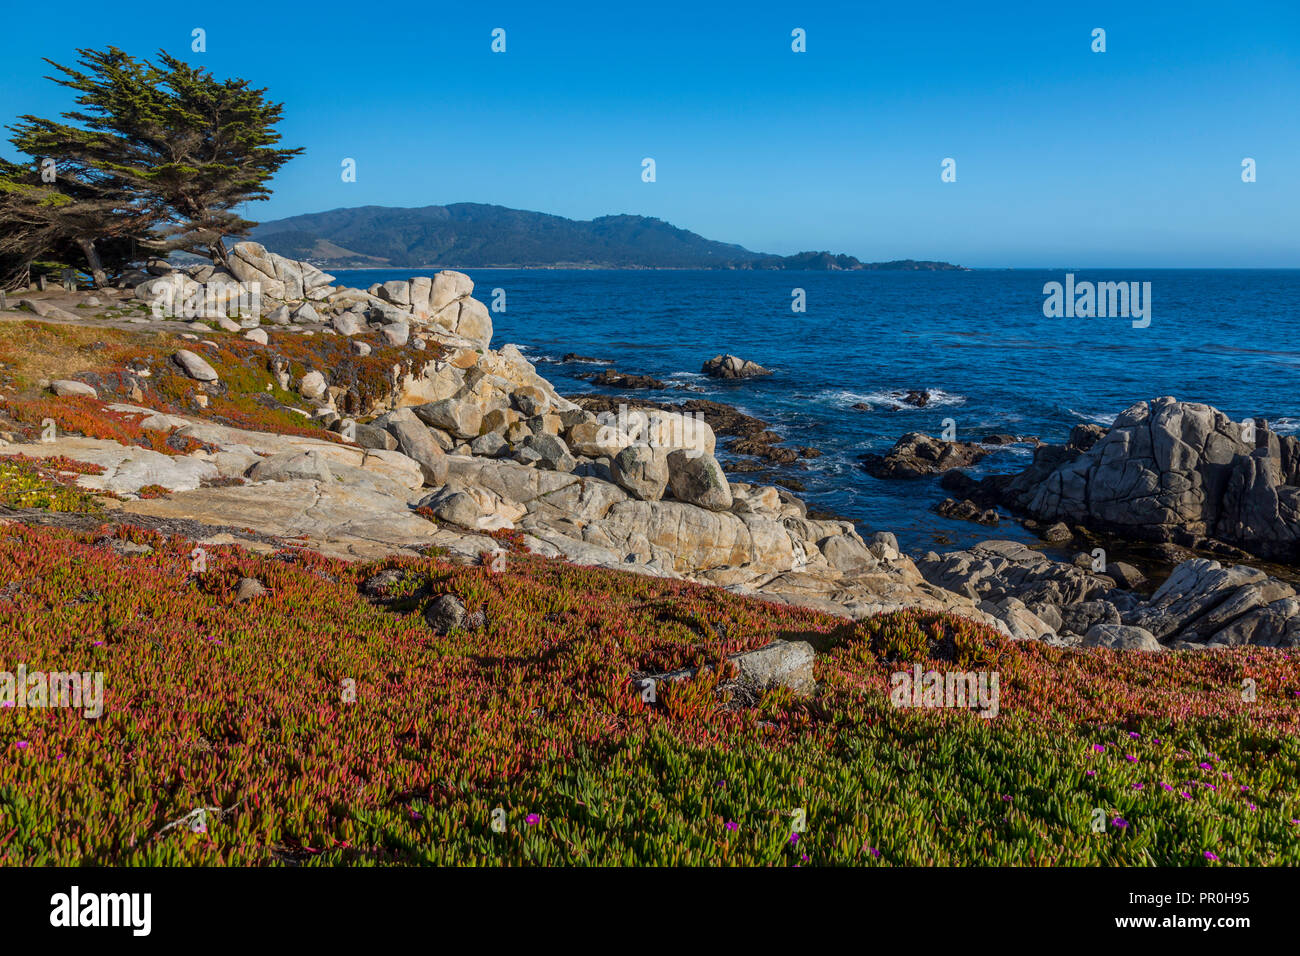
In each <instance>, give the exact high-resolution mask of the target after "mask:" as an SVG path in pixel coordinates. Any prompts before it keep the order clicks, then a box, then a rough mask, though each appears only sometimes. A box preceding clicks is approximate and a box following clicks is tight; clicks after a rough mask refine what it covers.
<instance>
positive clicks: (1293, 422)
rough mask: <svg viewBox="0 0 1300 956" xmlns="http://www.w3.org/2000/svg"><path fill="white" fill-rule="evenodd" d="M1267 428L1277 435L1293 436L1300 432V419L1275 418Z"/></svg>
mask: <svg viewBox="0 0 1300 956" xmlns="http://www.w3.org/2000/svg"><path fill="white" fill-rule="evenodd" d="M1268 427H1269V428H1271V429H1272V430H1273V431H1274V432H1276V433H1277V434H1279V435H1294V434H1296V433H1298V432H1300V418H1275V419H1273V420H1272V421H1271V422H1269V423H1268Z"/></svg>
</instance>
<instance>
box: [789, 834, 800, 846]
mask: <svg viewBox="0 0 1300 956" xmlns="http://www.w3.org/2000/svg"><path fill="white" fill-rule="evenodd" d="M798 842H799V834H797V833H791V834H790V845H791V846H793V845H794V844H796V843H798Z"/></svg>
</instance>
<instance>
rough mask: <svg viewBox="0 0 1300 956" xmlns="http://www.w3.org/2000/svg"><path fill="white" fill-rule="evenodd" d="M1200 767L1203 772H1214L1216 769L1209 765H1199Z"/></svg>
mask: <svg viewBox="0 0 1300 956" xmlns="http://www.w3.org/2000/svg"><path fill="white" fill-rule="evenodd" d="M1198 766H1199V767H1200V768H1201V769H1202V770H1213V769H1214V768H1213V767H1211V766H1210V765H1209V764H1208V763H1203V764H1198Z"/></svg>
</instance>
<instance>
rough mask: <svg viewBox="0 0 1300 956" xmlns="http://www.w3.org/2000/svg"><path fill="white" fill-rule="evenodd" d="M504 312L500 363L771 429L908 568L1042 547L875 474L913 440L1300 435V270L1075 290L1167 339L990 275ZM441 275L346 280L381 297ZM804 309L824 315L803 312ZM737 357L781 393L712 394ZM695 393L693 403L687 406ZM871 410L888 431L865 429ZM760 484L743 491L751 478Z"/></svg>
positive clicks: (727, 291) (584, 282)
mask: <svg viewBox="0 0 1300 956" xmlns="http://www.w3.org/2000/svg"><path fill="white" fill-rule="evenodd" d="M466 271H467V272H468V274H469V275H470V276H471V277H472V278H473V279H474V282H475V293H474V294H475V296H476V297H477V298H479V299H480V300H481V301H483V302H485V303H488V304H491V303H492V301H493V290H496V289H501V290H504V293H505V307H506V308H505V311H504V312H496V313H495V314H494V315H493V321H494V323H495V327H496V335H495V338H494V340H493V344H494V346H500V345H501V344H504V343H506V342H514V343H515V344H517V345H518V346H520V348H521V349H523V351H524V354H525V355H527V356H528V357H529V359H530V360H531V361H533V362H535V363H537V366H538V371H539V372H540V373H541V374H543V375H544V376H546V377H547V378H548V379H550V380H551V381H552V382H554V383H555V385H556V387H557V388H558V389H559V391H560V392H561V393H562V394H574V393H578V392H602V391H603V392H608V393H609V394H627V395H631V396H641V397H645V398H650V399H655V400H659V401H671V402H675V401H683V400H686V399H689V398H692V397H699V398H709V399H713V400H716V401H721V402H727V403H729V404H732V405H735V406H736V407H737V408H739V409H740V410H741V411H744V412H746V413H748V414H751V415H755V416H757V417H759V418H762V419H765V420H767V421H769V422H771V423H772V425H773V428H774V430H775V431H777V432H779V433H780V434H782V435H783V436H785V437H786V438H787V440H788V441H789V442H791V443H793V444H797V445H812V446H814V447H816V448H818V449H820V450H821V451H822V452H823V453H824V454H823V457H821V458H818V459H815V460H812V461H809V462H807V463H806V468H804V469H801V470H794V471H791V472H790V474H791V475H792V476H793V477H796V478H798V479H799V480H800V481H802V482H803V483H804V485H805V486H806V490H805V491H804V492H803V495H804V497H805V498H806V499H807V500H808V501H809V502H810V503H813V504H815V505H817V506H819V507H821V508H823V509H825V510H828V511H833V512H836V513H838V514H841V515H843V516H846V517H849V518H852V519H854V520H855V521H857V522H858V523H859V525H860V529H861V530H862V531H864V532H871V531H877V530H884V531H893V532H894V533H896V534H897V535H898V537H899V540H900V543H901V544H902V545H903V546H904V547H905V548H907V549H909V550H928V549H930V548H935V547H940V548H943V549H949V548H951V547H953V546H961V545H965V544H969V543H973V542H975V541H979V540H983V539H986V538H989V537H1013V538H1019V539H1024V540H1029V539H1030V536H1029V535H1028V534H1027V533H1026V532H1024V531H1023V530H1022V529H1020V528H1019V527H1018V526H1017V525H1015V524H1014V523H1013V522H1005V521H1004V522H1003V524H1002V525H1001V526H1000V527H999V528H997V529H990V528H984V527H981V526H979V525H975V524H970V523H967V522H961V521H952V520H949V519H945V518H941V517H939V516H938V515H935V514H934V513H933V512H932V511H931V508H932V506H933V505H934V504H935V503H937V502H939V501H941V500H942V499H943V498H944V497H946V495H945V493H944V492H943V490H942V489H940V488H939V486H938V482H937V480H934V479H922V480H919V481H909V482H899V481H882V480H877V479H875V478H872V477H871V476H869V475H867V474H866V473H865V472H864V471H862V470H861V468H860V467H859V466H858V464H857V461H856V459H857V456H858V455H860V454H861V453H862V452H865V451H876V452H883V451H884V450H886V449H888V448H889V447H890V446H891V445H892V444H893V443H894V441H895V440H896V439H898V438H899V436H901V435H903V434H904V433H905V432H909V431H922V432H926V433H928V434H931V435H938V434H939V433H940V432H941V431H942V429H943V420H944V419H945V418H951V419H953V421H954V422H955V424H956V428H957V437H958V438H959V439H970V440H973V439H976V438H978V437H980V436H983V435H985V434H988V433H991V432H998V433H1012V434H1018V435H1036V436H1038V437H1039V438H1042V439H1043V440H1045V441H1062V440H1064V439H1065V438H1066V437H1067V436H1068V435H1069V432H1070V429H1071V428H1072V427H1073V426H1075V425H1077V424H1079V423H1080V422H1096V423H1099V424H1107V423H1109V422H1110V421H1111V420H1112V419H1113V418H1114V417H1115V415H1116V414H1117V413H1119V412H1120V411H1122V410H1123V409H1124V408H1126V407H1128V406H1129V405H1131V404H1133V403H1134V402H1136V401H1139V400H1142V399H1149V398H1154V397H1157V396H1160V395H1173V396H1175V397H1177V398H1179V399H1183V400H1188V401H1199V402H1207V403H1209V404H1211V405H1215V406H1217V407H1218V408H1221V409H1222V410H1223V411H1225V412H1227V413H1228V414H1229V415H1231V416H1232V417H1233V418H1234V419H1237V420H1241V419H1242V418H1246V417H1248V416H1252V417H1253V416H1261V417H1263V418H1265V419H1267V420H1268V421H1269V423H1270V425H1271V427H1273V428H1274V430H1276V431H1278V432H1281V433H1294V432H1296V431H1297V430H1300V388H1298V387H1297V384H1298V377H1300V270H1124V269H1113V270H1095V271H1094V270H1071V271H1073V274H1074V276H1075V281H1076V282H1083V281H1092V282H1102V281H1107V282H1109V281H1116V282H1119V281H1124V282H1135V281H1136V282H1150V283H1151V313H1150V317H1151V321H1150V325H1149V326H1148V327H1146V328H1133V326H1132V322H1131V321H1130V320H1129V319H1126V318H1047V317H1045V316H1044V315H1043V303H1044V299H1045V296H1044V293H1043V286H1044V284H1045V283H1047V282H1053V281H1054V282H1062V283H1063V282H1064V281H1065V275H1066V272H1067V270H1066V269H1061V270H1052V271H1046V270H1007V271H992V270H977V271H972V272H901V273H899V272H719V271H603V270H466ZM418 274H428V270H416V271H401V270H364V271H362V270H347V271H340V272H339V273H338V275H339V279H340V281H343V282H346V283H348V284H349V285H354V286H360V287H362V288H365V287H367V286H369V285H370V284H371V283H373V282H378V281H383V280H386V279H394V278H407V277H409V276H411V275H418ZM796 288H799V289H803V290H804V293H805V296H806V308H807V311H806V312H803V313H795V312H793V311H792V309H791V302H792V290H794V289H796ZM566 352H577V353H580V354H584V355H590V356H594V357H597V358H601V359H608V360H611V361H612V363H613V365H614V367H616V368H617V369H618V370H619V371H622V372H635V373H639V374H645V375H651V376H654V377H656V378H659V379H663V380H665V381H666V382H667V383H669V384H670V385H673V386H676V387H674V388H670V389H668V390H665V391H653V392H649V391H639V392H634V393H618V392H614V391H611V390H608V389H600V388H597V387H595V386H592V385H591V384H590V383H589V382H585V381H581V380H579V379H576V378H574V377H573V376H574V375H575V374H576V373H580V372H591V371H594V370H599V368H600V366H592V365H579V364H568V365H566V364H549V363H551V362H554V361H557V360H558V359H559V358H560V357H561V356H562V355H563V354H564V353H566ZM722 352H732V353H734V354H736V355H739V356H741V357H743V358H747V359H752V360H754V361H756V362H758V363H759V364H761V365H765V366H767V367H768V368H770V369H772V370H773V371H774V373H775V374H774V375H772V376H770V377H767V378H762V379H753V380H749V381H745V382H739V383H725V382H716V381H714V380H711V379H708V378H706V377H704V376H703V375H701V374H700V367H701V365H702V364H703V363H704V361H705V360H706V359H708V358H711V357H712V356H714V355H717V354H719V353H722ZM921 388H924V389H930V390H933V391H934V392H935V393H936V398H935V400H934V401H932V403H931V404H930V405H928V406H927V407H925V408H916V409H913V408H909V409H906V410H902V411H888V410H886V409H887V408H888V403H887V398H888V395H889V393H891V392H894V391H896V390H900V389H902V390H906V389H921ZM686 389H689V390H686ZM859 402H865V403H867V404H869V405H871V406H872V407H873V410H872V411H869V412H864V411H859V410H855V409H854V408H853V407H852V406H853V405H854V404H855V403H859ZM1030 455H1031V452H1030V450H1029V448H1028V447H1027V446H1023V445H1018V446H1009V447H1006V448H1004V449H1002V450H999V451H996V452H995V453H994V454H992V455H990V456H989V457H988V458H987V459H985V461H984V462H983V463H982V464H981V466H980V469H979V470H980V471H981V472H984V473H994V472H999V471H1006V472H1013V471H1018V470H1020V469H1021V468H1023V467H1024V466H1025V465H1026V464H1027V463H1028V461H1029V459H1030ZM737 477H738V479H739V480H745V478H744V476H737Z"/></svg>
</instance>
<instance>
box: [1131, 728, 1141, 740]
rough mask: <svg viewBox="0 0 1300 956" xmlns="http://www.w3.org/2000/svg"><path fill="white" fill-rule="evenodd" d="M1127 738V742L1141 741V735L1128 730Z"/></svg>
mask: <svg viewBox="0 0 1300 956" xmlns="http://www.w3.org/2000/svg"><path fill="white" fill-rule="evenodd" d="M1128 737H1129V740H1141V739H1142V735H1141V734H1139V733H1137V732H1136V731H1132V730H1130V731H1129V732H1128Z"/></svg>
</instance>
